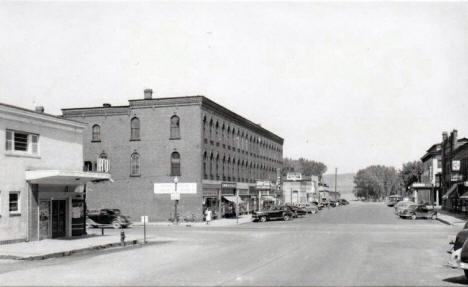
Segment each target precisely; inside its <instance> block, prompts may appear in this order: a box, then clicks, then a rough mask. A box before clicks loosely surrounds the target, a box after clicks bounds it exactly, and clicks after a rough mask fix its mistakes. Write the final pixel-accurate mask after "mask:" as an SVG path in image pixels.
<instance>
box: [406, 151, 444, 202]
mask: <svg viewBox="0 0 468 287" xmlns="http://www.w3.org/2000/svg"><path fill="white" fill-rule="evenodd" d="M421 162H422V164H423V173H422V175H421V182H418V183H413V184H412V186H411V192H412V193H413V194H414V195H413V197H414V198H415V201H416V202H425V203H429V204H435V205H440V198H441V197H440V177H441V173H442V155H441V144H440V143H436V144H433V145H432V146H431V147H430V148H429V149H428V150H427V151H426V153H425V154H424V155H423V156H422V157H421Z"/></svg>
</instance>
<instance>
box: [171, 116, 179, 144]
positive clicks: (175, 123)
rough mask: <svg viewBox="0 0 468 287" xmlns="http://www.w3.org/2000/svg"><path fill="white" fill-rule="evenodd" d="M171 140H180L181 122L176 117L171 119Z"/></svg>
mask: <svg viewBox="0 0 468 287" xmlns="http://www.w3.org/2000/svg"><path fill="white" fill-rule="evenodd" d="M171 139H180V120H179V117H178V116H175V115H174V116H172V117H171Z"/></svg>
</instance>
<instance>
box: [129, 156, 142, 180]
mask: <svg viewBox="0 0 468 287" xmlns="http://www.w3.org/2000/svg"><path fill="white" fill-rule="evenodd" d="M130 175H131V176H139V175H140V155H139V154H138V153H136V152H134V153H132V155H131V156H130Z"/></svg>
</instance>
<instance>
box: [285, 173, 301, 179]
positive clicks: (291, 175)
mask: <svg viewBox="0 0 468 287" xmlns="http://www.w3.org/2000/svg"><path fill="white" fill-rule="evenodd" d="M286 180H302V174H301V173H300V172H288V173H287V174H286Z"/></svg>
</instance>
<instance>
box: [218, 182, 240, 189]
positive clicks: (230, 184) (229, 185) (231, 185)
mask: <svg viewBox="0 0 468 287" xmlns="http://www.w3.org/2000/svg"><path fill="white" fill-rule="evenodd" d="M221 188H224V189H228V188H231V189H235V188H237V185H236V183H235V182H222V183H221Z"/></svg>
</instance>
